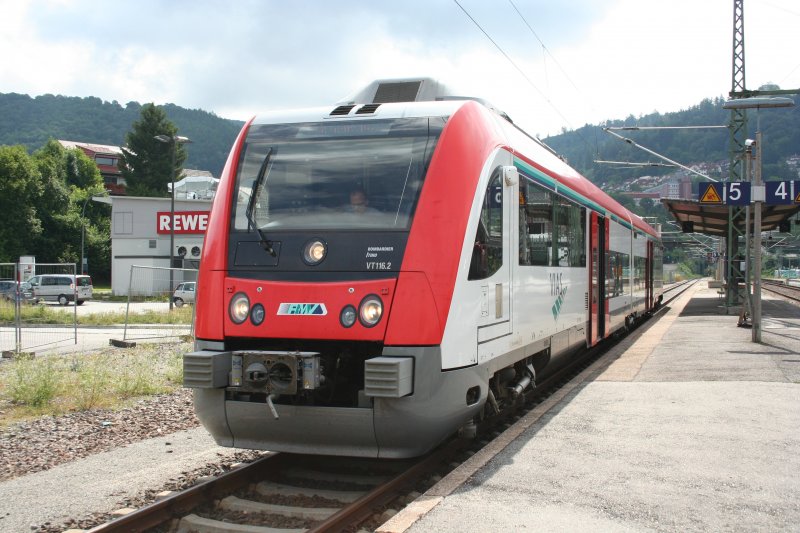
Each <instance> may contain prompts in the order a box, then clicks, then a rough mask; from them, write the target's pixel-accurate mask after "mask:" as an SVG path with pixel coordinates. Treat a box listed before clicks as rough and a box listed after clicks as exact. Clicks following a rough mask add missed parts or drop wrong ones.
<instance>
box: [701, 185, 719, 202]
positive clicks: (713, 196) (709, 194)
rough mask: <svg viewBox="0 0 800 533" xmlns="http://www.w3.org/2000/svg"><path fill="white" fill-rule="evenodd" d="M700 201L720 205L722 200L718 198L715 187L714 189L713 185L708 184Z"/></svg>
mask: <svg viewBox="0 0 800 533" xmlns="http://www.w3.org/2000/svg"><path fill="white" fill-rule="evenodd" d="M700 201H701V202H703V203H707V204H721V203H722V198H720V197H719V193H718V192H717V189H716V187H714V184H712V183H709V184H708V187H707V188H706V192H704V193H703V196H701V197H700Z"/></svg>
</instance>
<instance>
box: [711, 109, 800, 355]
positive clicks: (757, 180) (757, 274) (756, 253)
mask: <svg viewBox="0 0 800 533" xmlns="http://www.w3.org/2000/svg"><path fill="white" fill-rule="evenodd" d="M722 107H723V108H724V109H756V110H759V109H767V108H774V107H794V100H792V99H791V98H786V97H782V96H772V97H764V96H757V97H753V98H735V99H733V100H728V101H727V102H725V103H724V104H722ZM745 144H746V145H747V148H748V149H751V148H752V146H753V145H755V149H756V154H755V155H756V157H755V160H756V161H755V172H754V173H753V174H754V176H753V204H754V205H753V212H754V215H753V309H752V313H753V335H752V341H753V342H761V204H762V203H763V202H764V199H765V198H766V194H765V192H764V185H763V182H762V180H761V153H762V148H763V145H762V143H761V117H760V116H759V115H756V140H755V141H750V140H748V141H747V142H746V143H745ZM747 231H748V232H749V231H750V228H749V227H748V228H747Z"/></svg>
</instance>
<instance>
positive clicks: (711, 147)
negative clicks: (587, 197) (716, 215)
mask: <svg viewBox="0 0 800 533" xmlns="http://www.w3.org/2000/svg"><path fill="white" fill-rule="evenodd" d="M723 103H724V100H723V99H722V98H716V99H713V100H711V99H707V100H703V101H702V102H701V103H700V104H698V105H696V106H693V107H691V108H689V109H686V110H682V111H678V112H674V113H665V114H660V113H653V114H650V115H645V116H642V117H638V118H636V117H633V116H630V117H628V118H626V119H625V120H611V121H609V122H608V124H607V125H608V126H633V125H636V126H692V125H694V126H698V125H702V126H708V125H727V123H728V121H729V120H730V112H729V111H727V110H725V109H723V108H722V104H723ZM141 107H142V104H140V103H138V102H128V103H127V104H125V106H122V105H120V104H119V103H118V102H116V101H115V102H105V101H103V100H100V99H99V98H94V97H89V98H78V97H67V96H53V95H44V96H37V97H35V98H31V97H30V96H27V95H23V94H0V117H2V120H0V145H16V144H22V145H24V146H25V147H26V148H28V150H29V151H31V152H32V151H33V150H36V149H38V148H40V147H41V146H43V145H44V143H45V142H47V140H48V139H50V138H54V139H67V140H73V141H84V142H93V143H99V144H111V145H122V144H123V143H124V142H125V134H126V133H127V132H128V131H129V130H130V128H131V124H132V123H133V122H134V121H135V120H137V119H138V118H139V115H140V112H141ZM163 108H164V110H165V111H166V113H167V117H168V118H169V120H171V121H172V122H173V123H174V124H175V125H176V126H177V127H178V133H179V134H180V135H185V136H187V137H189V138H190V139H191V140H192V141H193V142H192V144H191V145H190V146H189V147H188V159H187V162H186V167H187V168H197V169H202V170H209V171H211V172H212V173H214V175H215V176H219V175H220V172H221V170H222V166H223V165H224V163H225V159H226V158H227V156H228V152H229V151H230V148H231V145H232V144H233V141H234V140H235V138H236V135H237V134H238V132H239V130H240V129H241V127H242V123H241V122H238V121H234V120H228V119H224V118H220V117H218V116H216V115H214V114H213V113H209V112H207V111H202V110H199V109H185V108H182V107H179V106H177V105H173V104H168V105H165V106H163ZM759 113H760V115H761V117H760V122H761V130H762V132H763V134H764V177H765V178H766V179H769V178H775V179H777V178H780V179H797V172H796V170H795V169H792V168H790V167H789V166H787V165H786V164H785V160H786V158H787V157H789V156H792V155H796V154H800V110H799V109H798V108H791V109H767V110H762V111H760V112H759ZM748 116H749V129H750V136H751V137H754V134H755V129H756V123H757V113H756V112H755V111H749V115H748ZM619 133H620V134H621V135H623V136H625V137H629V138H631V139H632V140H634V141H635V142H637V143H639V144H641V145H643V146H646V147H647V148H649V149H651V150H654V151H655V152H658V153H660V154H663V155H665V156H667V157H669V158H670V159H673V160H675V161H678V162H680V163H682V164H684V165H692V164H695V163H702V162H713V161H727V159H728V145H729V134H728V130H727V129H698V130H685V129H670V130H648V131H622V132H619ZM544 141H545V142H546V143H547V144H549V145H550V146H551V147H552V148H554V149H555V150H556V151H557V152H558V153H559V154H562V155H564V156H566V158H567V160H568V161H569V163H570V164H571V165H572V166H574V167H575V168H577V169H578V170H579V171H580V172H581V173H583V174H584V175H585V176H586V177H588V178H589V179H591V180H592V181H594V182H595V183H597V184H604V183H606V184H611V185H613V184H619V183H620V182H623V181H626V180H630V179H633V178H636V177H639V176H642V175H644V174H650V175H659V174H664V173H668V172H670V171H671V169H664V168H647V169H645V170H643V169H642V168H633V169H626V168H620V167H619V166H618V165H607V164H598V163H595V160H605V161H636V162H648V161H649V162H661V161H660V160H659V159H658V158H656V157H655V156H652V155H649V154H647V153H645V152H644V151H642V150H639V149H637V148H635V147H633V146H631V145H629V144H628V143H625V142H623V141H620V140H619V139H617V138H615V137H613V136H611V135H609V134H608V133H605V132H603V131H602V128H601V127H600V126H595V125H586V126H584V127H582V128H579V129H577V130H574V131H569V132H565V133H563V134H561V135H557V136H553V137H549V138H547V139H544Z"/></svg>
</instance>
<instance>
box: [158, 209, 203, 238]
mask: <svg viewBox="0 0 800 533" xmlns="http://www.w3.org/2000/svg"><path fill="white" fill-rule="evenodd" d="M209 213H210V212H209V211H175V234H176V235H179V234H187V233H200V234H203V233H205V232H206V229H208V215H209ZM171 214H172V213H170V212H169V211H159V212H158V213H156V233H158V234H160V235H163V234H165V233H169V232H170V224H169V219H170V216H171Z"/></svg>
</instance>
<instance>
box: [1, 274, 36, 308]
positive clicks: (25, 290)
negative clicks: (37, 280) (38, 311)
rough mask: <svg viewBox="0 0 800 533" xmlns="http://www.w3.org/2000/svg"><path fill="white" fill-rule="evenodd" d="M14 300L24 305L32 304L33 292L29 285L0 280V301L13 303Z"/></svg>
mask: <svg viewBox="0 0 800 533" xmlns="http://www.w3.org/2000/svg"><path fill="white" fill-rule="evenodd" d="M15 298H19V300H20V301H21V302H24V303H29V302H32V301H33V292H32V291H31V286H30V284H28V283H27V282H24V283H19V282H18V281H14V280H10V279H4V280H0V299H3V300H5V301H7V302H13V301H14V299H15Z"/></svg>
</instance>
